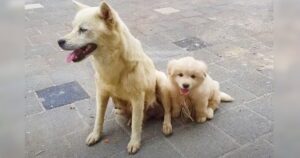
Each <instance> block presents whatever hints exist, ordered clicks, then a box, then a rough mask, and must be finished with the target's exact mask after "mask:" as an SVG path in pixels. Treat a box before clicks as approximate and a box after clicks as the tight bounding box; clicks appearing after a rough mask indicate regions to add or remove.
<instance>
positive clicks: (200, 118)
mask: <svg viewBox="0 0 300 158" xmlns="http://www.w3.org/2000/svg"><path fill="white" fill-rule="evenodd" d="M196 121H197V122H198V123H204V122H205V121H206V117H198V118H197V120H196Z"/></svg>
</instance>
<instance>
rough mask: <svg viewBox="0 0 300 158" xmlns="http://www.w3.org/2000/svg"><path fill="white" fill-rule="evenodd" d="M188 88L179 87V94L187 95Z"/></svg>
mask: <svg viewBox="0 0 300 158" xmlns="http://www.w3.org/2000/svg"><path fill="white" fill-rule="evenodd" d="M189 93H190V90H189V89H188V88H180V94H181V95H185V96H186V95H189Z"/></svg>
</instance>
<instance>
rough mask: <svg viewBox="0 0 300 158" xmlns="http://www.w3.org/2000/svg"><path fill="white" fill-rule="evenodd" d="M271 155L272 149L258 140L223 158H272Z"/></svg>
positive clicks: (272, 155)
mask: <svg viewBox="0 0 300 158" xmlns="http://www.w3.org/2000/svg"><path fill="white" fill-rule="evenodd" d="M273 153H274V149H273V147H272V146H271V145H270V144H269V143H267V142H265V141H264V140H259V141H257V142H254V143H253V144H249V145H247V146H244V147H241V148H240V149H237V150H235V151H233V152H231V153H229V154H228V155H226V156H225V158H272V157H274V154H273Z"/></svg>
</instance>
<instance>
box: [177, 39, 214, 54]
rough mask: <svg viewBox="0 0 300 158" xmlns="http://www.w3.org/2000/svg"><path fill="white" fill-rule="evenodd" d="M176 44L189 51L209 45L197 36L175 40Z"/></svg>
mask: <svg viewBox="0 0 300 158" xmlns="http://www.w3.org/2000/svg"><path fill="white" fill-rule="evenodd" d="M174 44H176V45H177V46H179V47H181V48H184V49H186V50H187V51H194V50H197V49H202V48H205V47H207V45H208V44H207V43H206V42H204V41H202V40H201V39H199V38H197V37H188V38H186V39H183V40H180V41H175V42H174Z"/></svg>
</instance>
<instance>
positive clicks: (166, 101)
mask: <svg viewBox="0 0 300 158" xmlns="http://www.w3.org/2000/svg"><path fill="white" fill-rule="evenodd" d="M161 97H162V104H163V107H164V122H163V127H162V131H163V133H164V134H165V135H170V134H172V123H171V98H170V95H169V93H168V91H167V90H166V89H163V90H162V93H161Z"/></svg>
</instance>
